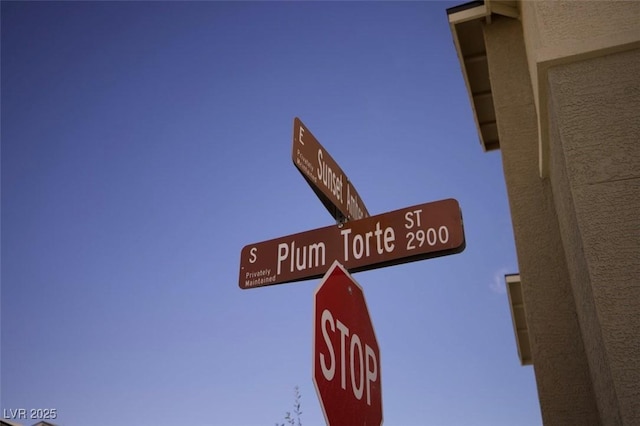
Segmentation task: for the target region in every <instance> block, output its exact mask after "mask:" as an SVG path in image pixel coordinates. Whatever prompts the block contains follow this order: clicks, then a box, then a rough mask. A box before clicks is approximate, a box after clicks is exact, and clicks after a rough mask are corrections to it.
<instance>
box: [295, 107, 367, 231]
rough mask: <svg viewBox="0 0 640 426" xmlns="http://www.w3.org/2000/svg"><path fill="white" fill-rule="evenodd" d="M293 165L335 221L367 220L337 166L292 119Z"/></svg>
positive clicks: (304, 128) (357, 197)
mask: <svg viewBox="0 0 640 426" xmlns="http://www.w3.org/2000/svg"><path fill="white" fill-rule="evenodd" d="M291 157H292V160H293V164H294V165H295V166H296V168H297V169H298V170H299V171H300V173H302V176H303V177H304V178H305V180H306V181H307V182H308V183H309V185H310V186H311V189H313V192H315V193H316V195H317V196H318V198H320V201H322V204H324V206H325V207H326V208H327V210H329V213H331V215H332V216H333V217H334V219H336V220H337V221H338V222H344V221H345V219H346V220H356V219H362V218H365V217H369V212H368V211H367V208H366V207H365V205H364V203H363V202H362V199H361V198H360V195H358V192H357V191H356V189H355V188H354V187H353V185H352V184H351V181H349V179H348V178H347V176H346V175H345V173H344V172H343V171H342V169H341V168H340V166H338V163H336V162H335V160H334V159H333V158H332V157H331V156H330V155H329V153H328V152H327V150H326V149H324V147H323V146H322V145H320V142H318V140H317V139H316V138H315V137H314V136H313V134H312V133H311V132H310V131H309V129H307V128H306V127H305V125H304V124H302V121H300V119H299V118H297V117H296V118H295V119H294V120H293V149H292V153H291Z"/></svg>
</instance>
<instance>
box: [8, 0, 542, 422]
mask: <svg viewBox="0 0 640 426" xmlns="http://www.w3.org/2000/svg"><path fill="white" fill-rule="evenodd" d="M458 4H460V2H402V3H400V2H384V3H383V2H380V3H378V2H376V3H373V2H329V3H319V2H240V3H228V2H186V3H179V2H174V3H168V2H167V3H165V2H162V3H160V2H101V3H93V2H78V3H77V2H34V3H16V2H4V1H3V2H2V5H1V7H2V10H1V12H2V15H1V18H2V58H1V59H2V62H1V67H2V68H1V71H2V76H1V78H2V80H1V82H2V105H1V106H2V123H1V124H2V135H1V136H2V152H1V155H2V288H1V290H2V293H1V308H2V312H1V319H2V323H1V326H2V336H1V344H2V346H1V356H2V358H1V361H2V369H1V405H2V408H3V409H4V410H9V409H17V408H26V409H38V408H42V409H52V408H55V409H56V410H57V419H56V420H54V422H55V423H57V424H60V425H64V426H86V425H92V426H101V425H113V424H116V423H117V424H127V425H154V426H162V425H175V424H184V425H201V426H204V425H239V426H244V425H269V424H271V425H273V424H275V423H276V422H278V421H283V418H284V414H285V412H286V411H291V410H292V404H293V399H294V398H293V389H294V386H299V388H300V392H301V394H302V398H301V404H302V410H303V415H302V422H303V424H304V425H309V426H311V425H320V424H324V417H323V414H322V412H321V408H320V404H319V402H318V399H317V397H316V394H315V389H314V386H313V382H312V378H311V371H312V370H311V362H312V312H313V292H314V290H315V288H316V287H317V285H318V284H319V282H320V280H310V281H303V282H298V283H292V284H284V285H276V286H271V287H264V288H257V289H251V290H240V289H239V287H238V272H239V271H238V269H239V263H240V262H239V256H240V250H241V249H242V247H243V246H245V245H247V244H250V243H255V242H259V241H263V240H268V239H272V238H276V237H280V236H284V235H289V234H294V233H297V232H302V231H306V230H310V229H314V228H319V227H324V226H328V225H331V224H332V223H333V219H332V218H331V217H330V216H329V214H328V212H327V211H326V209H325V208H324V207H323V205H322V204H321V202H320V201H319V200H318V199H317V197H316V196H315V194H314V193H313V192H312V191H311V189H310V188H309V187H308V185H307V183H306V182H305V181H304V180H303V178H302V177H301V175H300V173H299V172H298V171H297V170H296V169H295V167H294V166H293V164H292V161H291V145H292V129H293V119H294V117H296V116H298V117H300V118H301V119H302V121H303V123H304V124H305V125H306V126H307V127H308V128H309V129H310V130H311V131H312V132H313V134H314V136H315V137H316V138H317V139H318V140H319V141H320V143H322V144H323V145H324V147H325V148H326V149H327V151H328V152H329V153H330V154H331V155H332V157H333V158H334V159H335V160H336V161H337V162H338V163H339V164H340V166H341V167H342V169H343V170H344V171H345V172H346V173H347V175H348V176H349V178H350V179H351V180H352V182H353V183H354V186H355V187H356V188H357V190H358V192H359V194H360V195H361V197H362V199H363V201H364V202H365V203H366V206H367V208H368V210H369V212H370V213H371V214H372V215H375V214H380V213H384V212H387V211H391V210H396V209H400V208H404V207H408V206H411V205H415V204H421V203H425V202H429V201H436V200H440V199H445V198H455V199H457V200H458V202H459V203H460V206H461V209H462V213H463V217H464V226H465V235H466V242H467V247H466V249H465V251H464V252H462V253H460V254H457V255H452V256H447V257H442V258H437V259H431V260H425V261H420V262H415V263H410V264H405V265H399V266H393V267H388V268H383V269H376V270H372V271H367V272H361V273H358V274H355V275H354V277H355V279H356V280H357V281H358V282H359V283H360V285H361V286H362V287H363V288H364V291H365V296H366V298H367V303H368V306H369V311H370V314H371V317H372V321H373V324H374V327H375V330H376V335H377V338H378V344H379V346H380V351H381V374H382V391H383V409H384V418H385V425H400V426H402V425H407V426H411V425H442V426H447V425H450V426H453V425H491V426H498V425H510V426H511V425H525V426H526V425H538V424H540V423H541V420H540V413H539V405H538V401H537V394H536V388H535V380H534V375H533V370H532V369H531V367H521V366H520V365H519V362H518V358H517V350H516V345H515V339H514V335H513V329H512V325H511V319H510V314H509V307H508V301H507V295H506V294H505V293H504V285H503V284H502V275H504V273H510V272H517V260H516V255H515V248H514V243H513V235H512V228H511V222H510V217H509V208H508V203H507V199H506V193H505V187H504V180H503V174H502V167H501V161H500V153H499V152H491V153H483V152H482V149H481V147H480V145H479V143H478V136H477V132H476V129H475V126H474V124H473V118H472V115H471V108H470V105H469V101H468V98H467V94H466V91H465V88H464V82H463V80H462V75H461V71H460V66H459V63H458V60H457V58H456V54H455V48H454V45H453V41H452V37H451V33H450V31H449V28H448V25H447V16H446V8H447V7H451V6H454V5H458ZM35 421H36V420H24V421H22V422H23V423H24V424H32V423H35Z"/></svg>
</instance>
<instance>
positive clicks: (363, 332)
mask: <svg viewBox="0 0 640 426" xmlns="http://www.w3.org/2000/svg"><path fill="white" fill-rule="evenodd" d="M313 318H314V325H313V383H314V384H315V387H316V391H317V393H318V397H319V399H320V403H321V405H322V411H323V412H324V416H325V420H326V422H327V425H330V426H331V425H332V426H344V425H354V426H355V425H381V424H382V386H381V369H380V349H379V348H378V341H377V339H376V335H375V332H374V329H373V325H372V323H371V318H370V317H369V310H368V309H367V303H366V301H365V299H364V294H363V292H362V288H361V287H360V285H359V284H358V283H357V282H356V281H355V280H354V279H353V278H352V277H351V275H349V273H348V272H347V271H346V270H345V269H344V268H343V267H342V266H341V265H340V264H339V263H338V262H337V261H335V262H334V263H333V264H332V265H331V268H329V271H328V272H327V273H326V274H325V276H324V278H323V279H322V282H321V283H320V285H319V286H318V288H317V289H316V292H315V294H314V313H313Z"/></svg>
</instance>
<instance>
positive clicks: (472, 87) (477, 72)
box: [447, 0, 520, 151]
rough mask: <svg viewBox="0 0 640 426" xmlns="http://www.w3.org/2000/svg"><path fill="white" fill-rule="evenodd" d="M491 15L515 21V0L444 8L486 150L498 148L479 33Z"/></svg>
mask: <svg viewBox="0 0 640 426" xmlns="http://www.w3.org/2000/svg"><path fill="white" fill-rule="evenodd" d="M492 14H498V15H504V16H508V17H511V18H518V17H519V15H520V12H519V10H518V3H517V1H516V0H486V1H472V2H470V3H465V4H463V5H460V6H455V7H452V8H449V9H447V15H448V16H449V26H450V28H451V34H452V35H453V42H454V44H455V46H456V51H457V53H458V60H459V61H460V67H461V68H462V75H463V77H464V82H465V85H466V87H467V93H468V94H469V100H470V102H471V108H472V110H473V118H474V120H475V123H476V128H477V129H478V135H479V136H480V144H481V145H482V148H483V149H484V150H485V151H492V150H494V149H499V148H500V138H499V136H498V127H497V124H496V112H495V109H494V106H493V95H492V92H491V80H490V79H489V66H488V63H487V51H486V47H485V42H484V34H483V30H482V27H483V25H484V24H485V23H490V22H491V15H492Z"/></svg>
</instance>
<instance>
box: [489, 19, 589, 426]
mask: <svg viewBox="0 0 640 426" xmlns="http://www.w3.org/2000/svg"><path fill="white" fill-rule="evenodd" d="M484 36H485V43H486V49H487V57H488V64H489V74H490V78H491V82H492V91H493V98H494V105H495V110H496V118H497V122H498V132H499V136H500V149H501V153H502V159H503V167H504V173H505V180H506V184H507V192H508V196H509V206H510V210H511V217H512V223H513V227H514V235H515V239H516V249H517V253H518V264H519V265H518V266H519V268H520V276H521V281H522V290H523V295H524V299H525V304H526V315H527V323H528V326H529V335H530V337H531V343H532V358H533V365H534V369H535V374H536V383H537V387H538V395H539V399H540V407H541V410H542V418H543V421H544V423H545V424H548V425H556V424H558V425H578V424H579V425H597V424H600V421H599V415H598V412H597V407H596V402H595V399H594V394H593V387H592V383H591V376H590V374H589V367H588V363H587V358H586V354H585V351H584V345H583V342H582V336H581V332H580V327H579V324H578V321H577V314H576V308H575V301H574V299H573V292H572V288H571V284H570V279H569V271H568V269H567V264H566V260H565V252H564V249H563V246H562V240H561V238H560V228H559V223H558V218H557V216H556V211H555V205H554V203H553V194H552V190H551V184H550V182H549V181H548V180H543V179H540V177H539V175H538V161H537V160H538V147H537V144H538V132H537V116H536V108H535V105H534V100H533V91H532V86H531V80H530V75H529V71H528V66H527V59H526V56H525V47H524V40H523V35H522V27H521V25H520V22H519V21H517V20H515V19H510V18H503V17H494V19H493V20H492V23H491V24H489V25H485V27H484Z"/></svg>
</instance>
